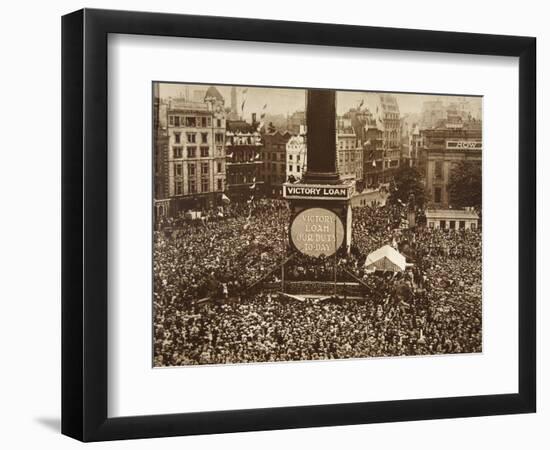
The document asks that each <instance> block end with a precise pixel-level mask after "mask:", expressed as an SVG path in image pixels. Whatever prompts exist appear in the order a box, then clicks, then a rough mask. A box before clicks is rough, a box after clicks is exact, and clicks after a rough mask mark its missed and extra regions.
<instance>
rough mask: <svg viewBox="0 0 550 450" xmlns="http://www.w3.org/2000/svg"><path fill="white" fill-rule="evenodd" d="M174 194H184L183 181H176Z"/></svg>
mask: <svg viewBox="0 0 550 450" xmlns="http://www.w3.org/2000/svg"><path fill="white" fill-rule="evenodd" d="M174 194H175V195H181V194H183V181H181V180H176V181H174Z"/></svg>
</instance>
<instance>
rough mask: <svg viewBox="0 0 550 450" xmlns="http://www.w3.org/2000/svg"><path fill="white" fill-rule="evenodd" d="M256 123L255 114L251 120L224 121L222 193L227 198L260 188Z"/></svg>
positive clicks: (259, 139) (241, 197) (259, 143)
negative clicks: (225, 183)
mask: <svg viewBox="0 0 550 450" xmlns="http://www.w3.org/2000/svg"><path fill="white" fill-rule="evenodd" d="M258 126H259V124H258V123H257V122H256V117H255V114H253V117H252V123H249V122H246V121H244V120H235V121H227V128H226V135H225V145H226V180H227V189H226V195H227V196H228V197H229V198H230V199H231V200H244V199H248V198H249V197H250V196H251V195H254V194H255V193H256V191H263V180H262V177H261V173H262V171H261V168H262V165H263V161H262V153H263V144H262V137H261V135H260V132H259V131H258Z"/></svg>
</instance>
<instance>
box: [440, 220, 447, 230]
mask: <svg viewBox="0 0 550 450" xmlns="http://www.w3.org/2000/svg"><path fill="white" fill-rule="evenodd" d="M446 226H447V222H445V221H444V220H440V221H439V228H441V229H443V230H444V229H445V227H446Z"/></svg>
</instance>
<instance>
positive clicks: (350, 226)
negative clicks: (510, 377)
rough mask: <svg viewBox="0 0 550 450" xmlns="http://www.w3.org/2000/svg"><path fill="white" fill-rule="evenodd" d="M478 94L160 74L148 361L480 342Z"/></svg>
mask: <svg viewBox="0 0 550 450" xmlns="http://www.w3.org/2000/svg"><path fill="white" fill-rule="evenodd" d="M482 103H483V99H482V97H481V96H464V95H457V94H453V93H448V94H439V93H400V92H375V91H369V90H365V91H349V90H332V89H318V88H285V87H263V86H232V85H223V84H220V85H207V84H197V83H195V84H191V83H183V82H153V85H152V106H153V108H152V136H153V145H152V147H153V148H152V157H153V173H152V177H153V204H152V220H153V249H152V251H153V273H152V277H153V292H152V302H153V305H152V311H153V315H152V328H153V343H152V345H153V355H152V356H153V361H152V364H153V366H154V367H176V366H190V365H220V364H241V363H265V362H271V363H274V362H289V361H313V360H317V361H319V360H343V359H350V358H371V357H410V356H425V357H427V356H430V355H442V354H474V353H480V352H482V228H483V227H482V148H483V143H482V142H483V139H482V124H483V109H482Z"/></svg>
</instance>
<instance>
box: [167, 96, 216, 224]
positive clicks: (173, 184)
mask: <svg viewBox="0 0 550 450" xmlns="http://www.w3.org/2000/svg"><path fill="white" fill-rule="evenodd" d="M167 116H168V122H167V123H168V126H167V147H166V149H165V159H166V180H165V183H166V184H165V189H166V194H167V197H168V198H169V199H170V214H171V215H175V214H178V213H179V212H180V211H184V210H188V209H201V208H207V207H211V206H213V205H215V204H217V203H218V202H219V201H220V199H221V194H222V193H223V191H224V189H225V179H226V176H225V159H226V154H225V129H226V123H225V112H224V99H223V97H222V96H221V94H220V93H219V91H218V90H217V89H216V88H215V87H210V88H208V90H207V91H206V94H205V97H204V99H203V101H202V102H192V101H188V100H187V99H185V98H182V99H173V100H172V101H171V104H170V105H169V107H168V110H167Z"/></svg>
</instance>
